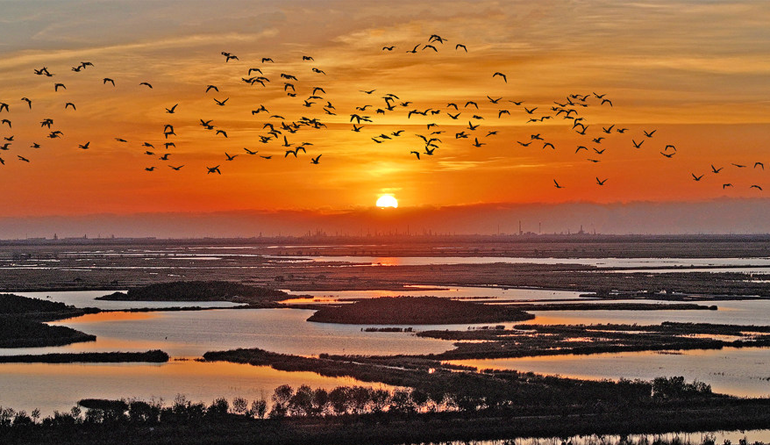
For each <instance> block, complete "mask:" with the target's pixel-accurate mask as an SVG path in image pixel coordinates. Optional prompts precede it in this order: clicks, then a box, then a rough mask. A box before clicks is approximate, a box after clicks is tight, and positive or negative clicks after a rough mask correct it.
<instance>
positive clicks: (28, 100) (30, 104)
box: [21, 97, 32, 110]
mask: <svg viewBox="0 0 770 445" xmlns="http://www.w3.org/2000/svg"><path fill="white" fill-rule="evenodd" d="M21 100H23V101H24V102H26V103H27V105H29V109H30V110H31V109H32V101H31V100H30V99H29V98H28V97H22V98H21Z"/></svg>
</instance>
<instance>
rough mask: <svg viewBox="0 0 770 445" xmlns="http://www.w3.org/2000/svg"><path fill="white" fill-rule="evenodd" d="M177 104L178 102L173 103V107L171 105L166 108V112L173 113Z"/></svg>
mask: <svg viewBox="0 0 770 445" xmlns="http://www.w3.org/2000/svg"><path fill="white" fill-rule="evenodd" d="M177 105H179V104H174V106H173V107H171V108H166V113H168V114H174V112H175V111H176V107H177Z"/></svg>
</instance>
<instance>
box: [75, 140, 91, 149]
mask: <svg viewBox="0 0 770 445" xmlns="http://www.w3.org/2000/svg"><path fill="white" fill-rule="evenodd" d="M90 144H91V141H88V142H86V143H85V144H80V145H78V147H80V148H82V149H83V150H88V148H89V145H90Z"/></svg>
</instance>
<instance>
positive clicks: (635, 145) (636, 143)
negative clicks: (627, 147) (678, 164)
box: [631, 139, 673, 154]
mask: <svg viewBox="0 0 770 445" xmlns="http://www.w3.org/2000/svg"><path fill="white" fill-rule="evenodd" d="M631 142H633V144H634V147H635V148H641V147H642V144H644V139H642V142H636V141H635V140H633V139H631ZM672 154H673V153H672Z"/></svg>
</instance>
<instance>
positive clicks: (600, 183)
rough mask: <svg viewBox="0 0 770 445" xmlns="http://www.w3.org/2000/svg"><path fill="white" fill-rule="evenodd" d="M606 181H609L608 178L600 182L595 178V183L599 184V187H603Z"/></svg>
mask: <svg viewBox="0 0 770 445" xmlns="http://www.w3.org/2000/svg"><path fill="white" fill-rule="evenodd" d="M607 179H609V178H606V179H604V180H601V179H599V177H597V178H596V183H597V184H599V185H604V183H605V182H607Z"/></svg>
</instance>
